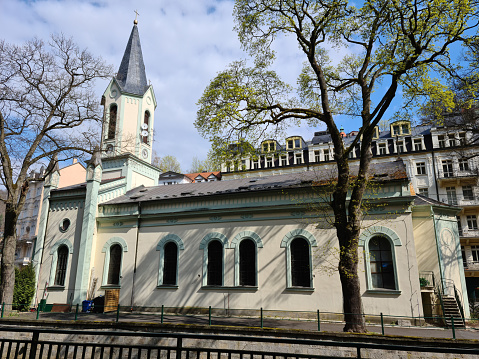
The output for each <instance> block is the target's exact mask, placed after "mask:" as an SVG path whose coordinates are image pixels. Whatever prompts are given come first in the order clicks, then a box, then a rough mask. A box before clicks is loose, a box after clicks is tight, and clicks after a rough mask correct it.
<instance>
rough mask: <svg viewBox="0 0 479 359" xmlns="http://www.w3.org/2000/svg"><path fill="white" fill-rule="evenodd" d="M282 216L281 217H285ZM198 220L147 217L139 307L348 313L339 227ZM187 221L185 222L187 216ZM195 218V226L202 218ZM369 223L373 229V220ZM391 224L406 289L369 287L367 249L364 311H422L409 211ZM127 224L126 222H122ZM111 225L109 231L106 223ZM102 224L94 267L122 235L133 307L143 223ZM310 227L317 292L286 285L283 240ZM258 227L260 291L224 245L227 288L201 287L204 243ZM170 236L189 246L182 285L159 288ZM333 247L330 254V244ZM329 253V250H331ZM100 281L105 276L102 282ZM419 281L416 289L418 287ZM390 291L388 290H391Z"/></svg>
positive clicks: (125, 300)
mask: <svg viewBox="0 0 479 359" xmlns="http://www.w3.org/2000/svg"><path fill="white" fill-rule="evenodd" d="M279 216H280V215H279V214H278V217H279ZM187 220H188V221H191V222H193V223H192V224H177V225H173V224H172V225H155V222H156V223H160V222H162V223H164V220H163V221H162V220H161V219H158V220H154V219H152V220H149V221H145V220H144V221H142V224H141V228H140V234H139V237H138V255H137V273H136V276H135V285H134V287H135V293H134V303H133V305H137V306H147V307H149V306H153V307H161V305H165V306H167V307H192V306H194V307H204V308H207V307H208V306H210V305H211V306H212V307H213V308H224V309H228V308H229V309H259V308H260V307H263V308H264V309H269V310H303V311H316V310H318V309H319V310H320V311H324V312H342V293H341V286H340V281H339V275H338V272H337V269H336V267H337V259H336V258H337V253H338V247H337V242H336V237H335V231H334V230H333V229H317V228H316V224H315V223H310V224H306V223H301V221H300V220H297V219H283V220H271V219H270V220H261V219H260V220H258V221H251V222H249V223H248V222H226V221H225V222H221V223H218V222H209V223H198V222H200V221H202V222H204V221H205V220H206V221H208V218H204V217H203V218H188V219H187ZM185 221H186V220H185ZM195 222H196V223H195ZM368 222H369V223H366V224H365V226H366V227H370V226H374V225H376V224H377V221H376V220H374V219H372V220H371V221H368ZM383 225H384V226H387V227H388V228H391V229H393V230H394V231H395V232H396V233H397V235H398V236H399V238H400V239H401V242H402V246H395V254H396V270H397V277H398V286H399V290H400V291H401V292H400V293H399V294H398V293H395V294H393V295H385V294H377V293H375V294H371V293H369V292H368V291H367V286H366V271H365V266H364V249H363V248H360V253H359V257H360V265H359V267H360V271H359V278H360V282H361V290H362V295H363V301H364V310H365V312H366V313H368V314H379V313H380V312H383V313H384V314H390V315H416V316H417V315H420V314H421V313H422V310H421V307H422V304H421V302H420V298H419V297H418V296H417V293H419V292H420V290H419V281H418V279H417V276H418V270H417V264H416V261H415V258H414V256H415V249H414V241H413V239H412V237H411V238H409V239H408V240H406V236H407V233H409V234H410V235H412V222H411V220H410V215H408V214H407V215H402V216H397V217H396V218H394V219H388V220H387V221H386V222H385V223H383ZM123 226H127V225H126V224H125V223H123ZM107 227H108V228H107ZM113 227H114V226H112V225H110V226H104V225H103V224H101V226H100V228H99V230H98V244H97V252H98V256H97V257H98V258H97V259H96V261H95V267H97V268H100V267H101V268H103V265H104V260H105V255H104V253H100V251H101V248H102V247H103V246H104V245H105V243H107V241H108V240H110V239H111V238H113V237H121V238H123V240H124V241H125V242H126V243H127V245H128V251H127V252H124V253H123V264H122V276H123V278H122V279H121V284H122V285H121V291H120V302H121V304H122V305H131V304H132V303H131V297H132V296H131V294H132V293H131V288H132V281H133V262H134V258H135V247H136V228H133V227H132V228H122V227H121V226H120V227H118V228H116V229H115V228H113ZM296 229H305V230H307V231H308V232H310V233H311V234H312V235H313V236H314V237H315V240H316V242H317V247H312V264H313V268H314V269H313V287H314V290H313V291H307V290H306V291H305V290H293V289H287V282H286V278H287V269H286V268H287V266H286V249H285V248H281V241H282V240H283V238H284V237H285V236H286V235H287V234H288V233H289V232H290V231H292V230H296ZM243 231H253V232H255V233H256V234H258V235H259V237H260V238H261V240H262V243H263V248H258V251H257V253H258V271H257V273H258V277H257V278H258V289H257V290H253V289H245V288H239V287H234V276H235V273H234V262H235V259H234V258H235V256H234V254H235V253H234V252H235V250H234V249H231V248H226V249H225V250H224V286H223V287H221V288H214V289H213V288H202V283H203V250H202V249H199V246H200V243H201V240H202V239H203V238H204V237H205V236H206V235H208V234H209V233H212V232H218V233H221V234H223V235H224V236H226V238H227V239H228V246H230V245H231V241H232V240H233V239H234V238H235V236H236V235H237V234H239V233H240V232H243ZM168 234H175V235H177V236H178V237H180V238H181V240H182V241H183V243H184V246H185V249H184V250H180V251H179V252H180V255H179V273H178V278H179V279H178V283H179V286H178V288H177V289H172V288H161V287H160V288H158V287H157V283H158V270H159V258H160V253H159V251H157V250H156V246H157V245H158V243H159V242H160V241H161V239H162V238H164V237H165V236H166V235H168ZM331 245H333V246H334V249H332V251H328V250H327V249H326V248H327V247H328V246H331ZM325 253H326V254H329V255H326V256H325ZM100 280H101V279H100ZM411 286H412V287H411ZM385 292H387V291H385Z"/></svg>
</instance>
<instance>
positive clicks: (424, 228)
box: [413, 208, 440, 285]
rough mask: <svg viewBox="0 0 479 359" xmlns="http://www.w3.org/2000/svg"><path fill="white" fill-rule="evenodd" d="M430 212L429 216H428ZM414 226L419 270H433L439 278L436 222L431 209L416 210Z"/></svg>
mask: <svg viewBox="0 0 479 359" xmlns="http://www.w3.org/2000/svg"><path fill="white" fill-rule="evenodd" d="M428 209H429V208H428ZM428 214H429V216H427V215H428ZM413 228H414V238H415V244H416V253H417V262H418V266H419V272H433V273H434V276H435V277H436V279H439V278H440V272H439V261H438V253H437V244H436V236H435V229H434V222H433V220H432V218H431V217H430V212H429V210H428V212H427V213H422V212H417V211H414V215H413ZM431 285H432V283H431Z"/></svg>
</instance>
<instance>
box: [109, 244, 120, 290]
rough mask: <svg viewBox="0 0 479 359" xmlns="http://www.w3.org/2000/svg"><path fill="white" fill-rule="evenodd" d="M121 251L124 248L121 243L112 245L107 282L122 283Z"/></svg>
mask: <svg viewBox="0 0 479 359" xmlns="http://www.w3.org/2000/svg"><path fill="white" fill-rule="evenodd" d="M121 252H122V248H121V246H120V245H119V244H114V245H112V246H111V247H110V262H109V264H108V280H107V284H110V285H119V284H120V268H121Z"/></svg>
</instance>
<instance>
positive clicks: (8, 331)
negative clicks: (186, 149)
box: [0, 327, 479, 359]
mask: <svg viewBox="0 0 479 359" xmlns="http://www.w3.org/2000/svg"><path fill="white" fill-rule="evenodd" d="M431 345H434V346H420V345H390V344H375V343H360V342H347V341H342V342H336V341H330V340H310V339H286V338H268V337H252V336H229V335H202V334H175V333H146V332H141V333H138V332H116V331H78V330H43V329H42V330H38V329H20V328H16V327H0V357H1V358H22V359H27V358H28V359H37V358H38V359H41V358H46V359H50V358H72V359H76V358H82V359H87V358H101V359H102V358H110V359H116V358H152V359H153V358H168V359H170V358H171V359H199V358H205V359H221V358H225V359H243V358H248V359H255V358H258V359H260V358H261V359H270V358H271V359H276V358H284V359H287V358H297V359H299V358H345V357H348V358H361V357H362V356H363V357H372V356H374V355H378V354H379V355H380V354H381V351H387V356H388V357H389V358H393V357H397V358H401V357H406V356H409V355H413V356H415V355H418V354H419V353H448V354H463V355H467V358H474V357H479V349H477V348H457V347H455V348H453V347H447V346H444V347H440V346H439V345H437V344H434V343H433V344H431ZM240 348H242V349H240ZM378 352H379V353H378Z"/></svg>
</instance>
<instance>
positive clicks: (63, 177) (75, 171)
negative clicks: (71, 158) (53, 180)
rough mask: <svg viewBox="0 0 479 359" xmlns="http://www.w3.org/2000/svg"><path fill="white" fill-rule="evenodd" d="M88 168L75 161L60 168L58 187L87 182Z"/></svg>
mask: <svg viewBox="0 0 479 359" xmlns="http://www.w3.org/2000/svg"><path fill="white" fill-rule="evenodd" d="M85 178H86V169H85V167H83V166H82V165H81V164H80V163H78V162H77V163H74V164H72V165H70V166H67V167H64V168H62V169H61V170H60V180H59V182H58V188H63V187H68V186H73V185H75V184H79V183H83V182H85Z"/></svg>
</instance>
